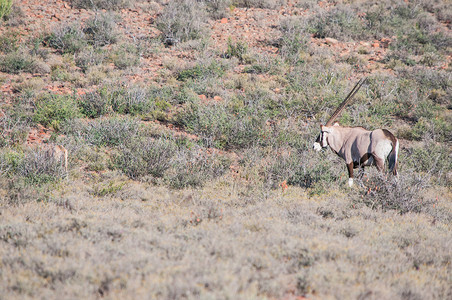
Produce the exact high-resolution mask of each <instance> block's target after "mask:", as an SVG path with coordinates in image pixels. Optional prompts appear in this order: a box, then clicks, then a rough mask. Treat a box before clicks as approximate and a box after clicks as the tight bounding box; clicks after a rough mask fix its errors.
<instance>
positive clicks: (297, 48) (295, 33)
mask: <svg viewBox="0 0 452 300" xmlns="http://www.w3.org/2000/svg"><path fill="white" fill-rule="evenodd" d="M304 22H305V21H303V19H301V18H297V17H288V18H284V19H282V20H281V22H280V24H279V29H280V31H281V37H280V38H279V39H278V40H277V41H276V42H275V43H276V46H277V47H278V48H279V54H280V55H281V57H282V58H283V59H284V60H285V61H287V62H289V63H290V64H297V63H298V62H300V61H302V60H303V55H304V54H305V52H306V51H307V48H308V44H309V43H308V41H309V40H308V38H309V34H308V32H307V31H306V25H305V24H304Z"/></svg>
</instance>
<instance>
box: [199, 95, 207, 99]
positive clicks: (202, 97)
mask: <svg viewBox="0 0 452 300" xmlns="http://www.w3.org/2000/svg"><path fill="white" fill-rule="evenodd" d="M198 97H199V99H201V100H207V97H206V95H198Z"/></svg>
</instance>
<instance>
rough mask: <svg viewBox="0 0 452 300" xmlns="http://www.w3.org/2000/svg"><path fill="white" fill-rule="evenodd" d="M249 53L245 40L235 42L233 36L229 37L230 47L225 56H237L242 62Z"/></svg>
mask: <svg viewBox="0 0 452 300" xmlns="http://www.w3.org/2000/svg"><path fill="white" fill-rule="evenodd" d="M247 55H248V45H247V44H246V43H245V42H243V41H237V42H236V43H234V42H233V41H232V39H231V38H228V49H227V50H226V53H225V54H224V56H225V57H226V58H231V57H237V58H238V59H239V61H240V62H242V63H243V62H245V61H246V59H247Z"/></svg>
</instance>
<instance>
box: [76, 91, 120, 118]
mask: <svg viewBox="0 0 452 300" xmlns="http://www.w3.org/2000/svg"><path fill="white" fill-rule="evenodd" d="M78 105H79V106H80V111H81V113H82V114H83V115H85V116H87V117H88V118H97V117H101V116H103V115H106V114H108V113H109V112H111V111H112V109H111V97H109V95H108V92H107V89H106V88H105V87H104V88H101V89H98V90H97V91H94V92H88V93H86V94H84V95H83V96H81V97H80V100H79V101H78Z"/></svg>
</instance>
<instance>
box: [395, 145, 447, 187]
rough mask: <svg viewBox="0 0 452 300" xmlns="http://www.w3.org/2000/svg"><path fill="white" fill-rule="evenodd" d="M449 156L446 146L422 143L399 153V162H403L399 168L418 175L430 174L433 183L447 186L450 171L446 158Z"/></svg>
mask: <svg viewBox="0 0 452 300" xmlns="http://www.w3.org/2000/svg"><path fill="white" fill-rule="evenodd" d="M451 154H452V153H451V149H450V148H448V147H447V144H435V143H431V142H424V143H423V144H421V145H418V146H414V147H410V148H406V149H403V151H401V152H400V159H399V161H402V162H403V164H402V165H400V167H401V168H402V169H403V170H404V169H407V170H412V171H414V172H416V173H419V174H424V175H425V174H430V175H431V176H432V180H433V181H434V182H436V183H438V184H442V185H448V184H450V182H447V179H448V178H447V174H448V173H450V172H451V171H452V166H451V165H450V163H449V160H448V157H450V155H451Z"/></svg>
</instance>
